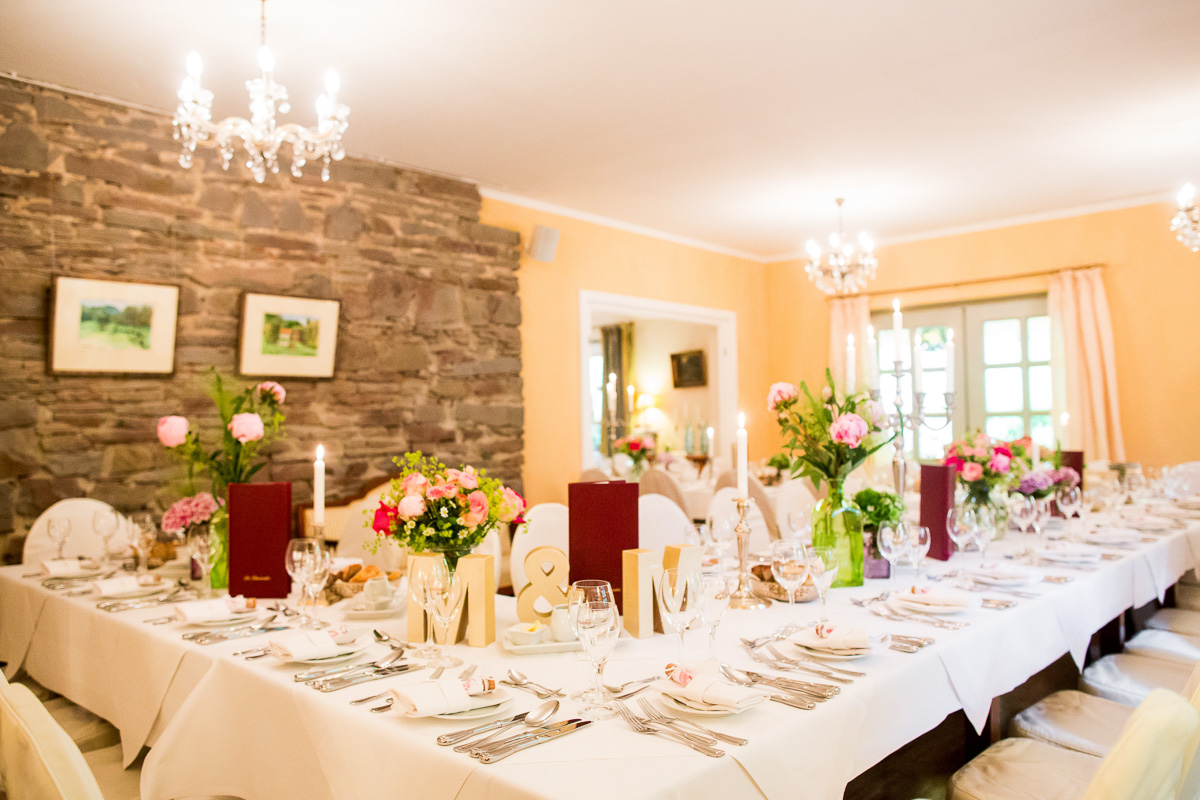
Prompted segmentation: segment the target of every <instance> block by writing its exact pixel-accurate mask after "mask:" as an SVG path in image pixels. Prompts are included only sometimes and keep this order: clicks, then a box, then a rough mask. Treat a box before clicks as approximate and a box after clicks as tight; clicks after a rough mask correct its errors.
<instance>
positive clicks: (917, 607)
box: [888, 595, 977, 616]
mask: <svg viewBox="0 0 1200 800" xmlns="http://www.w3.org/2000/svg"><path fill="white" fill-rule="evenodd" d="M975 599H977V598H975ZM888 602H889V603H890V604H891V605H892V606H893V607H895V608H896V610H898V611H901V612H904V611H915V612H917V613H919V614H937V615H938V616H946V615H950V614H961V613H962V612H963V611H967V610H968V609H971V608H975V607H976V605H977V604H973V605H968V606H935V605H926V604H925V603H914V602H912V601H911V600H906V599H904V598H903V597H897V596H896V595H892V596H891V597H890V598H889V599H888Z"/></svg>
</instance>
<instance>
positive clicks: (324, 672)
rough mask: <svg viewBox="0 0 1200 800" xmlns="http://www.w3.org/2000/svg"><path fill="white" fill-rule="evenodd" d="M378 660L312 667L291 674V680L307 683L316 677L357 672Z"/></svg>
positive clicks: (369, 666) (375, 663) (372, 666)
mask: <svg viewBox="0 0 1200 800" xmlns="http://www.w3.org/2000/svg"><path fill="white" fill-rule="evenodd" d="M378 663H379V662H378V661H372V662H370V663H369V664H352V665H351V666H341V667H329V668H328V669H314V670H310V671H308V672H297V673H296V674H295V675H294V676H292V680H294V681H295V682H296V683H308V682H309V681H315V680H316V679H317V678H331V677H333V676H334V675H344V674H346V673H348V672H357V671H358V670H361V669H372V668H374V667H375V666H376V665H377V664H378Z"/></svg>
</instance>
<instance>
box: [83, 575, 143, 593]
mask: <svg viewBox="0 0 1200 800" xmlns="http://www.w3.org/2000/svg"><path fill="white" fill-rule="evenodd" d="M88 586H90V587H91V589H92V591H94V592H95V593H96V594H98V595H100V596H102V597H103V596H105V595H112V594H126V593H128V592H136V591H137V590H138V589H141V588H142V583H141V582H140V581H139V580H138V578H137V576H136V575H125V576H123V577H120V578H107V579H105V580H102V581H92V582H90V583H89V584H88Z"/></svg>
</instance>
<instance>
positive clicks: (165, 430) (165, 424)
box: [158, 417, 188, 447]
mask: <svg viewBox="0 0 1200 800" xmlns="http://www.w3.org/2000/svg"><path fill="white" fill-rule="evenodd" d="M187 435H188V421H187V417H163V418H162V419H160V420H159V421H158V440H159V441H160V442H162V443H163V446H164V447H178V446H179V445H181V444H183V443H184V442H186V441H187Z"/></svg>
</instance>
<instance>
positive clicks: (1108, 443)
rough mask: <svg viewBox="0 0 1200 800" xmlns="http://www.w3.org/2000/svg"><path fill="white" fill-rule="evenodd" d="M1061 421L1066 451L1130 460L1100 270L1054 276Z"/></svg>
mask: <svg viewBox="0 0 1200 800" xmlns="http://www.w3.org/2000/svg"><path fill="white" fill-rule="evenodd" d="M1049 305H1050V320H1051V326H1052V330H1053V337H1054V341H1053V356H1054V366H1055V370H1054V372H1055V373H1056V374H1057V375H1059V376H1061V380H1060V381H1059V382H1058V385H1057V386H1055V389H1056V390H1058V389H1061V391H1056V392H1055V400H1056V401H1057V402H1056V404H1055V405H1056V406H1057V407H1056V409H1055V423H1056V424H1061V421H1062V420H1061V418H1060V412H1061V411H1066V412H1067V413H1068V414H1069V417H1068V419H1067V424H1066V427H1065V428H1062V429H1060V437H1061V439H1062V441H1063V444H1064V448H1065V449H1069V450H1082V451H1083V452H1084V456H1085V458H1087V460H1088V461H1095V460H1105V461H1124V460H1125V439H1124V437H1123V436H1122V434H1121V413H1120V408H1119V406H1118V403H1117V368H1116V359H1115V357H1114V355H1113V334H1112V318H1111V317H1110V316H1109V312H1108V297H1107V295H1106V294H1105V293H1104V282H1103V280H1102V278H1101V270H1100V268H1098V267H1097V268H1093V269H1082V270H1070V271H1065V272H1060V273H1058V274H1057V275H1053V276H1051V278H1050V296H1049Z"/></svg>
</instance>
